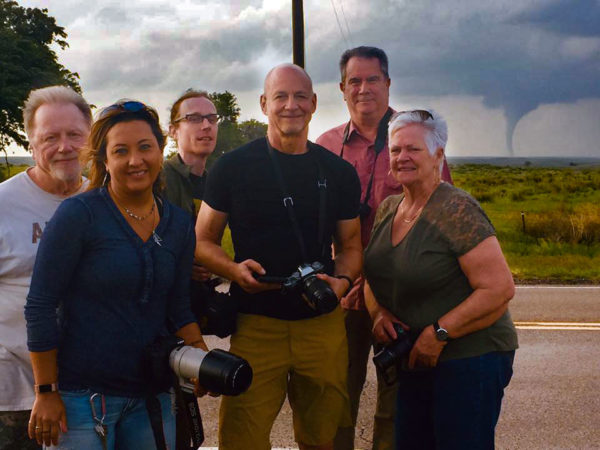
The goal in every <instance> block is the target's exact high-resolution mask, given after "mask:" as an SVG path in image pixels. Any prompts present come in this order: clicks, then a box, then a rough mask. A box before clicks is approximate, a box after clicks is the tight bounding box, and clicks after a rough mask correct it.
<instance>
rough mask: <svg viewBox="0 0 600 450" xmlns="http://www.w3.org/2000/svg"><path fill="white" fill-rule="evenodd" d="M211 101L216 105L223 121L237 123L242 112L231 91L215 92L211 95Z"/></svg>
mask: <svg viewBox="0 0 600 450" xmlns="http://www.w3.org/2000/svg"><path fill="white" fill-rule="evenodd" d="M210 99H211V100H212V102H213V103H214V104H215V107H216V108H217V114H218V115H219V116H220V117H221V120H222V121H227V122H231V123H237V120H238V117H240V111H241V110H240V107H239V105H238V103H237V98H236V96H235V95H233V94H232V93H231V92H229V91H225V92H213V93H212V94H210Z"/></svg>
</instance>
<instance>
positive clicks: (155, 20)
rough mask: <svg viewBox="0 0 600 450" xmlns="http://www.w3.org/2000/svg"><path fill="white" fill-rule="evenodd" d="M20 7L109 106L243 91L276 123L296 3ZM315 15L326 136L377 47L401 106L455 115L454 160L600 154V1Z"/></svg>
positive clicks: (39, 3) (449, 0)
mask: <svg viewBox="0 0 600 450" xmlns="http://www.w3.org/2000/svg"><path fill="white" fill-rule="evenodd" d="M19 3H20V4H22V5H23V6H32V7H33V6H35V7H40V8H47V9H48V11H49V14H50V15H52V16H54V17H55V18H56V20H57V22H58V24H59V25H61V26H64V27H65V29H66V31H67V33H68V35H69V37H68V42H69V44H70V48H69V49H67V50H66V51H62V52H60V53H59V54H60V60H61V62H62V63H63V64H64V65H65V66H66V67H68V68H69V69H70V70H72V71H76V72H78V73H79V75H80V77H81V85H82V87H83V90H84V95H85V97H86V98H87V99H88V101H90V102H91V103H94V104H96V105H98V106H106V105H108V104H110V103H113V102H114V101H115V100H116V99H119V98H123V97H128V98H135V99H139V100H142V101H144V102H146V103H148V104H150V105H153V106H155V107H157V108H158V110H159V112H160V113H161V116H163V117H164V118H165V119H166V117H167V111H168V108H169V105H170V104H171V103H172V102H173V100H174V99H175V98H176V97H177V96H178V95H179V94H180V93H181V92H182V91H184V90H185V89H186V88H188V87H195V88H200V89H206V90H208V91H211V92H212V91H224V90H229V91H231V92H233V93H234V94H236V96H237V97H238V99H239V103H240V106H241V108H242V119H248V118H256V119H259V120H265V118H264V117H263V116H262V113H261V112H260V109H259V106H258V96H259V94H260V91H261V86H262V80H263V78H264V76H265V74H266V73H267V71H268V70H269V69H270V68H271V67H272V66H273V65H275V64H277V63H280V62H286V61H290V60H291V52H292V49H291V25H290V23H291V1H290V0H238V1H210V0H208V1H207V0H180V1H178V2H173V1H169V0H129V1H123V0H95V1H89V0H85V1H84V0H21V1H20V2H19ZM304 12H305V26H306V68H307V70H308V72H309V73H310V74H311V76H312V77H313V80H314V82H315V91H316V92H317V95H318V99H319V106H318V108H317V113H316V115H315V116H314V118H313V122H312V124H311V132H310V137H311V138H312V139H316V137H317V136H318V135H319V134H320V133H321V132H323V131H325V130H327V129H328V128H330V127H332V126H334V125H337V124H339V123H342V122H344V121H346V120H347V110H346V107H345V104H344V102H343V99H342V95H341V93H340V92H339V89H338V83H339V72H338V68H337V61H338V60H339V56H340V54H341V53H342V52H343V51H344V50H345V49H346V48H348V47H350V46H358V45H374V46H378V47H381V48H383V49H384V50H385V51H386V52H387V54H388V56H389V58H390V75H391V78H392V86H391V94H392V95H391V99H392V106H394V107H395V108H402V109H407V108H411V107H433V108H435V109H436V110H438V111H439V112H441V113H442V114H443V115H444V116H445V117H446V118H447V120H448V124H449V134H450V139H449V143H448V148H447V153H448V154H449V155H450V156H474V155H510V154H514V155H516V156H546V155H548V156H596V157H600V0H520V1H514V0H444V1H442V0H437V1H436V0H419V1H416V0H371V1H366V2H365V1H364V0H329V1H326V0H321V1H317V0H305V1H304ZM336 14H337V18H338V20H339V22H338V20H336Z"/></svg>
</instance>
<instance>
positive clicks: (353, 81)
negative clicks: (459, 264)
mask: <svg viewBox="0 0 600 450" xmlns="http://www.w3.org/2000/svg"><path fill="white" fill-rule="evenodd" d="M340 72H341V82H340V90H341V91H342V93H343V94H344V101H345V102H346V105H347V107H348V112H349V113H350V120H349V121H348V122H345V123H343V124H341V125H338V126H337V127H335V128H332V129H331V130H329V131H326V132H325V133H323V134H322V135H321V136H320V137H319V138H318V139H317V144H319V145H322V146H323V147H325V148H327V149H328V150H330V151H332V152H333V153H335V154H337V155H338V156H341V157H342V158H343V159H345V160H346V161H348V162H350V163H351V164H352V165H353V166H354V168H355V169H356V171H357V173H358V176H359V178H360V184H361V188H362V192H361V214H360V222H361V239H362V244H363V247H366V246H367V244H368V243H369V239H370V237H371V231H372V228H373V222H374V220H375V212H376V211H377V207H378V206H379V204H380V203H381V202H382V201H383V200H384V199H385V198H386V197H388V196H389V195H393V194H399V193H401V192H402V185H401V184H400V183H398V182H397V181H396V180H395V179H394V178H393V177H392V175H390V173H389V170H390V159H389V150H388V145H387V123H388V122H389V118H390V116H391V113H392V112H393V110H392V109H391V108H390V106H389V97H390V84H391V79H390V76H389V71H388V58H387V55H386V54H385V52H384V51H383V50H381V49H379V48H376V47H364V46H363V47H356V48H353V49H350V50H346V51H345V52H344V53H343V54H342V57H341V58H340ZM442 179H443V180H444V181H448V182H452V179H451V177H450V171H449V169H448V165H447V164H446V161H445V160H444V167H443V171H442ZM363 286H364V283H363V278H362V277H359V278H358V279H357V280H355V283H354V288H353V289H352V291H350V293H349V294H348V295H347V296H346V297H344V298H343V299H342V302H341V303H342V307H343V308H344V310H345V315H346V331H347V335H348V351H349V360H350V364H349V370H348V394H349V396H350V407H351V413H352V419H353V421H354V424H356V417H357V414H358V406H359V400H360V394H361V392H362V388H363V384H364V382H365V378H366V374H367V362H368V358H369V351H370V350H371V346H372V342H373V341H372V337H371V326H372V324H371V318H370V317H369V314H368V312H367V311H366V309H365V303H364V296H363ZM395 398H396V388H395V386H387V385H386V384H385V383H384V382H383V381H382V380H381V379H379V378H378V383H377V408H376V412H375V422H374V430H373V449H392V448H394V434H393V433H394V405H395ZM354 433H355V431H354V427H348V428H339V429H338V434H337V436H336V438H335V448H336V450H346V449H352V448H354Z"/></svg>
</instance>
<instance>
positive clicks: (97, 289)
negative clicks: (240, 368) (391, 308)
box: [25, 101, 206, 449]
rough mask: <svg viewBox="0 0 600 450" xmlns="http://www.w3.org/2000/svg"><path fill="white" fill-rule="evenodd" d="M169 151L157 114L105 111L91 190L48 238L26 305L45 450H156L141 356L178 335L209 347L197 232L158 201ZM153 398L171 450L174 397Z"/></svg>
mask: <svg viewBox="0 0 600 450" xmlns="http://www.w3.org/2000/svg"><path fill="white" fill-rule="evenodd" d="M164 145H165V137H164V135H163V133H162V131H161V129H160V125H159V120H158V115H157V113H156V111H155V110H154V109H152V108H150V107H148V106H146V105H144V104H143V103H140V102H136V101H119V102H117V103H115V104H114V105H111V106H109V107H107V108H105V109H103V110H102V111H101V112H100V114H99V116H98V118H97V120H96V121H95V122H94V124H93V126H92V130H91V134H90V138H89V141H88V148H87V150H86V151H84V159H85V161H86V162H87V163H89V178H90V189H89V190H88V191H87V192H86V193H84V194H81V195H78V196H76V197H72V198H70V199H68V200H66V201H65V202H63V204H61V206H60V207H59V209H58V210H57V211H56V213H55V215H54V216H53V217H52V219H51V221H50V222H49V223H48V225H47V227H46V229H45V231H44V239H43V240H42V242H41V245H40V248H39V251H38V254H37V259H36V263H35V267H34V271H33V277H32V282H31V288H30V291H29V295H28V297H27V304H26V306H25V316H26V319H27V329H28V346H29V350H30V352H31V353H30V354H31V360H32V364H33V371H34V378H35V383H36V391H37V392H39V394H38V395H37V396H36V400H35V403H34V405H33V409H32V413H31V419H30V424H29V435H30V437H32V438H35V439H36V440H37V441H38V443H40V444H41V443H43V444H45V445H47V446H48V445H50V444H53V445H58V448H82V449H83V448H85V449H103V448H119V449H134V448H135V449H138V448H155V445H156V444H155V438H154V435H153V429H152V427H151V425H150V419H149V414H148V411H147V409H146V400H147V398H149V396H150V394H151V389H150V386H149V384H150V383H149V374H148V373H147V372H145V371H144V364H143V352H144V349H145V348H146V347H147V346H148V345H149V344H151V343H152V342H154V341H155V339H156V338H157V337H159V336H162V335H168V334H173V333H174V334H176V335H177V336H179V337H180V338H182V339H184V341H185V343H186V344H187V345H192V346H196V347H200V348H203V349H205V350H206V345H205V344H204V341H203V339H202V335H201V332H200V329H199V328H198V325H197V324H196V322H195V318H194V316H193V315H192V313H191V311H190V304H189V279H190V272H191V267H192V258H193V251H194V246H195V237H194V230H193V223H192V222H191V221H190V220H189V217H188V216H187V215H186V214H185V213H184V212H183V211H181V210H179V209H178V208H174V207H172V205H171V204H170V203H169V202H167V201H164V200H163V199H162V198H161V196H160V178H159V174H160V171H161V167H162V161H163V148H164ZM156 398H157V399H158V401H159V403H160V410H161V413H162V430H163V432H164V436H165V440H166V442H167V445H168V446H169V448H174V437H175V433H174V416H173V410H172V409H173V408H172V406H171V405H172V401H171V394H169V393H167V392H162V393H159V394H158V395H156ZM154 428H155V431H156V426H155V427H154ZM59 431H61V433H59Z"/></svg>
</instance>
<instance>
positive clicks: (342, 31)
mask: <svg viewBox="0 0 600 450" xmlns="http://www.w3.org/2000/svg"><path fill="white" fill-rule="evenodd" d="M330 1H331V7H332V8H333V14H334V15H335V21H336V22H337V24H338V28H339V30H340V34H341V35H342V38H343V39H344V41H345V42H346V47H347V48H350V44H349V43H348V39H347V38H346V36H345V35H344V30H343V29H342V24H341V23H340V18H339V17H338V13H337V10H336V9H335V3H334V2H333V0H330Z"/></svg>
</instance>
